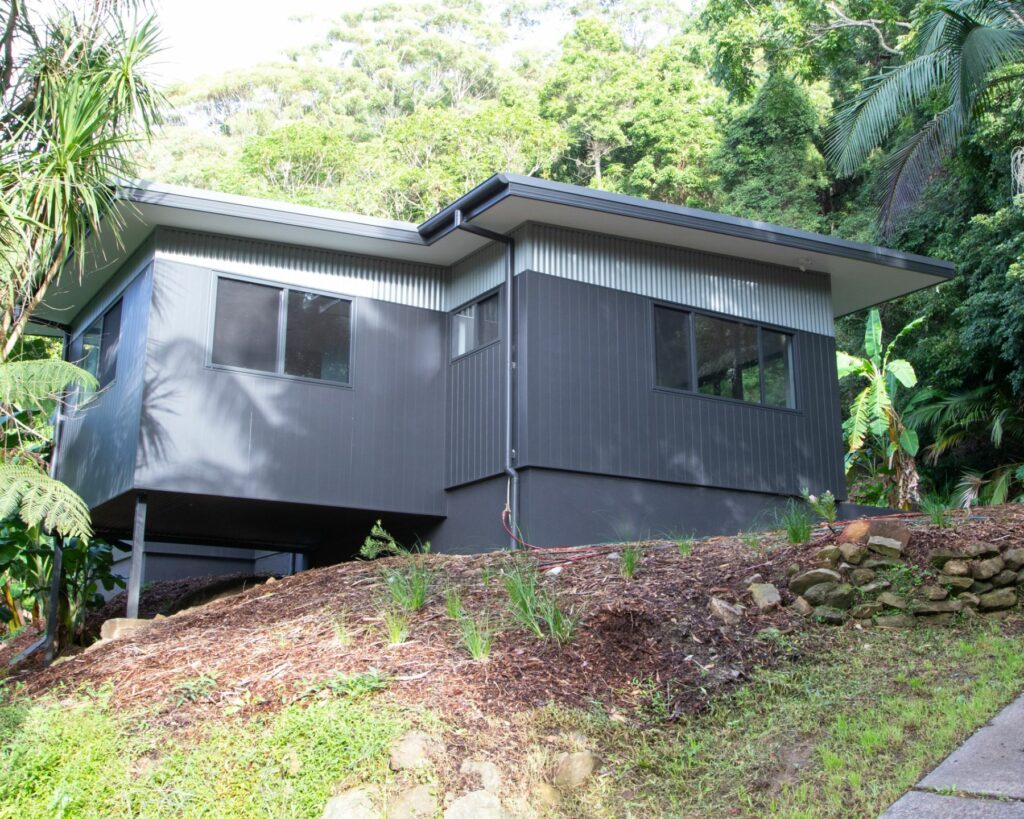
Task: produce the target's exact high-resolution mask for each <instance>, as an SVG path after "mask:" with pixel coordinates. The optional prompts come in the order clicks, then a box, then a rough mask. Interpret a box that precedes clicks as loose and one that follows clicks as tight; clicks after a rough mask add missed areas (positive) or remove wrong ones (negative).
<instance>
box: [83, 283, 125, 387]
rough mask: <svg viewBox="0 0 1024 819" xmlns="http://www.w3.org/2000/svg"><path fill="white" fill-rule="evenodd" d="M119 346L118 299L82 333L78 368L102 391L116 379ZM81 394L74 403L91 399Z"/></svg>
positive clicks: (119, 321) (119, 315) (119, 310)
mask: <svg viewBox="0 0 1024 819" xmlns="http://www.w3.org/2000/svg"><path fill="white" fill-rule="evenodd" d="M120 343H121V299H118V300H117V301H116V302H114V303H113V305H111V306H110V307H109V308H107V311H106V312H105V313H104V314H103V315H102V316H100V317H99V318H98V319H96V321H94V322H93V323H92V324H91V325H89V327H88V329H86V331H85V332H84V333H82V354H81V358H80V360H79V362H78V365H79V366H80V367H81V368H82V369H83V370H85V371H86V372H88V373H90V374H91V375H92V376H93V377H94V378H95V379H96V381H97V382H98V384H99V388H100V389H102V388H103V387H106V386H107V385H108V384H110V383H111V382H113V380H114V378H116V377H117V350H118V347H119V346H120ZM91 395H92V393H91V391H90V392H88V394H87V393H86V392H84V391H83V392H82V393H80V395H79V398H78V402H79V403H82V402H84V401H85V400H86V399H88V398H89V396H91Z"/></svg>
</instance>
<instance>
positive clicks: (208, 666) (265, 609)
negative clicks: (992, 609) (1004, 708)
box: [12, 506, 1024, 728]
mask: <svg viewBox="0 0 1024 819" xmlns="http://www.w3.org/2000/svg"><path fill="white" fill-rule="evenodd" d="M906 520H907V522H908V523H909V524H910V525H911V527H912V529H913V531H914V536H913V538H912V541H911V547H910V550H909V552H910V556H911V559H912V560H914V562H917V563H920V564H921V565H924V564H925V562H926V557H927V553H928V552H929V551H931V550H932V549H934V548H940V547H941V548H955V547H956V544H957V543H958V542H966V541H969V540H977V539H982V540H994V541H999V542H1000V543H1003V542H1009V543H1012V544H1014V545H1019V544H1024V508H1021V507H1019V506H1005V507H996V508H992V509H986V510H984V513H977V512H976V513H973V514H972V515H970V516H967V517H963V516H961V515H959V513H958V515H957V518H956V526H955V528H951V529H939V528H936V527H933V526H930V525H928V524H927V523H926V522H924V521H923V519H921V518H920V517H908V518H906ZM833 540H834V535H832V534H831V533H830V532H829V531H828V530H827V529H820V530H818V531H817V532H816V533H815V537H814V539H813V540H812V543H810V544H807V545H803V546H789V545H784V544H782V543H780V542H779V541H780V536H779V535H778V533H775V534H769V535H766V536H765V537H764V538H762V545H761V547H760V548H758V549H752V548H751V547H750V546H747V545H744V544H743V543H742V542H740V541H739V540H737V539H735V538H711V539H708V540H704V541H699V542H697V543H696V545H695V547H694V549H693V552H692V554H690V555H687V556H680V555H679V553H678V551H677V549H676V547H675V545H674V544H671V543H665V542H650V543H645V544H643V547H644V556H643V560H642V563H641V565H640V568H639V570H638V572H637V574H636V576H635V577H634V578H633V579H631V580H626V579H623V578H622V577H621V576H620V574H619V566H620V562H619V560H617V559H615V555H614V554H613V553H620V554H621V549H622V547H615V546H599V547H587V548H581V549H575V550H571V549H552V550H536V551H534V552H533V557H534V558H535V559H536V560H537V562H538V564H539V565H540V566H541V570H542V572H543V574H542V577H543V581H544V583H545V584H550V586H551V587H552V588H553V589H554V590H555V591H556V593H557V594H558V596H559V599H560V600H561V601H562V603H563V605H564V606H570V607H572V608H573V609H575V610H576V611H577V612H578V613H579V614H580V616H581V622H580V625H579V628H578V631H577V636H576V639H575V640H574V641H573V642H571V643H569V644H568V645H566V646H562V647H559V646H558V645H556V644H555V643H554V642H552V641H549V640H539V639H537V638H535V637H533V636H531V635H529V634H528V633H527V632H526V631H525V630H523V629H522V628H521V627H518V626H517V625H516V624H515V623H514V622H513V621H512V620H511V618H510V617H509V616H508V613H507V609H506V599H507V598H506V595H505V591H504V589H503V587H502V584H501V578H500V572H501V569H502V568H503V567H504V566H507V565H508V562H509V561H510V560H512V559H514V558H513V557H512V556H510V555H508V554H501V553H498V554H489V555H478V556H446V555H430V556H427V557H426V558H424V559H425V560H427V561H428V562H429V563H430V564H431V566H432V567H433V568H434V569H436V572H437V573H436V575H435V577H434V583H433V593H432V596H431V598H430V600H429V601H428V603H427V605H426V606H425V607H424V608H423V609H422V610H421V611H419V612H417V613H415V614H414V615H413V616H412V618H411V622H410V638H409V640H408V641H407V642H406V643H404V644H403V645H400V646H389V645H388V644H387V639H386V636H385V634H384V631H383V627H382V624H381V616H380V612H381V610H382V607H383V606H384V605H385V594H386V589H385V587H384V580H383V578H382V569H384V568H386V567H389V566H394V565H395V559H388V560H379V561H375V562H373V563H367V562H349V563H343V564H339V565H336V566H330V567H327V568H322V569H314V570H310V571H306V572H302V573H300V574H297V575H295V576H292V577H287V578H284V579H282V580H280V581H276V582H270V583H265V584H262V585H259V586H257V587H255V588H251V589H249V590H247V591H244V592H242V593H241V594H238V595H236V596H234V597H229V598H225V599H222V600H217V601H214V602H212V603H209V604H207V605H205V606H201V607H198V608H193V609H189V610H186V611H183V612H180V613H179V614H176V615H174V616H172V617H169V618H167V619H162V620H155V621H154V622H153V623H152V624H151V625H150V626H148V627H147V628H146V629H145V630H144V631H142V632H140V633H137V634H136V635H133V636H131V637H128V638H124V639H122V640H118V641H115V642H112V643H108V644H105V645H101V646H99V647H96V648H95V649H93V650H90V651H87V652H85V653H82V654H79V655H77V656H74V657H71V658H70V659H68V660H66V661H65V662H62V663H59V664H57V665H55V666H52V667H50V668H48V669H38V668H26V669H20V670H15V672H14V673H13V674H12V676H13V678H14V679H15V680H16V681H17V682H20V683H22V684H23V685H24V690H25V692H26V693H29V694H41V693H44V692H46V691H48V690H51V689H53V688H54V687H57V686H62V685H63V686H69V687H72V688H74V687H78V686H90V687H94V686H97V685H100V684H104V683H109V684H111V685H112V688H113V694H112V696H113V701H114V704H115V705H117V706H118V707H145V708H150V709H153V710H154V712H155V714H156V718H157V719H159V720H161V721H163V722H165V723H166V724H168V726H169V727H181V728H187V727H188V726H190V725H193V724H196V723H198V722H204V721H208V720H211V719H216V718H218V717H219V716H220V715H221V714H223V712H224V710H225V707H226V706H227V705H232V704H234V705H236V706H240V707H241V708H242V709H243V710H244V711H246V712H252V713H257V712H259V711H264V710H272V709H275V708H279V707H281V705H282V704H283V703H289V702H294V701H297V700H300V699H302V698H303V696H304V695H306V694H308V692H309V689H310V686H311V684H313V683H315V682H317V681H322V680H326V679H329V678H333V677H335V676H337V675H343V674H345V675H348V674H356V673H362V672H366V671H368V670H371V669H376V670H378V671H381V672H384V673H386V674H388V675H390V677H391V679H392V686H391V689H392V691H393V693H394V694H395V695H396V696H397V697H399V698H400V699H401V701H402V702H404V703H408V704H422V705H424V706H427V707H429V708H432V709H435V710H436V711H437V712H438V713H441V714H454V713H458V714H461V715H462V716H465V717H476V718H480V717H484V716H488V715H491V716H501V715H507V714H508V713H510V712H511V711H513V710H515V709H516V708H517V707H523V706H527V707H528V706H535V705H541V704H544V703H547V702H549V701H555V702H557V703H560V704H564V705H570V706H574V707H585V706H586V705H588V704H589V703H590V702H593V701H599V702H602V703H605V704H607V705H609V706H611V707H616V706H625V707H629V706H631V705H637V704H639V700H640V699H642V698H643V697H645V696H649V695H650V688H651V685H652V684H653V685H654V686H656V687H657V688H658V689H659V690H660V692H661V694H662V695H663V696H664V698H665V699H666V701H667V702H669V703H670V707H671V709H672V710H673V712H674V713H676V714H679V713H683V712H686V711H690V710H695V709H699V708H700V707H702V706H703V705H704V704H706V703H707V701H708V698H709V697H710V696H711V695H713V694H714V693H716V692H717V691H719V690H720V689H722V687H723V686H728V685H731V684H734V683H736V682H737V681H740V680H742V679H744V678H746V677H747V676H748V675H749V674H750V673H751V672H752V671H753V670H754V669H756V668H759V667H765V666H772V665H775V664H778V663H780V662H786V661H788V660H792V659H797V658H798V657H799V655H800V653H801V652H802V653H807V652H813V651H815V650H817V649H818V648H820V647H821V646H822V645H824V644H826V643H827V642H828V640H829V635H830V633H831V632H830V630H829V629H828V628H823V627H812V626H810V625H809V624H808V623H807V621H805V620H802V619H800V618H799V617H796V616H795V615H791V614H790V613H789V612H788V611H786V610H785V609H781V610H775V611H772V612H767V613H757V612H756V611H755V610H753V609H752V608H750V607H749V606H750V600H749V595H748V594H747V591H746V587H747V584H748V579H749V578H750V576H751V575H754V574H760V575H761V576H762V578H763V580H764V581H765V582H771V583H775V584H776V585H777V586H778V587H779V589H780V590H782V595H783V602H784V603H786V604H788V603H789V602H791V600H792V598H791V596H790V595H789V593H788V592H787V591H785V580H786V568H787V566H789V565H791V564H794V563H796V564H798V565H800V566H801V567H806V566H810V565H812V564H813V563H814V555H815V553H816V552H817V550H818V549H820V548H821V546H823V545H825V544H827V543H830V542H832V541H833ZM448 586H456V587H458V588H459V589H460V590H461V592H462V595H463V600H464V602H465V606H466V608H467V609H468V611H469V612H470V613H472V614H474V615H479V614H481V613H482V612H487V613H489V615H490V617H491V621H492V623H500V624H501V626H502V630H501V631H500V633H499V634H498V635H497V636H496V638H495V641H494V647H493V650H492V652H491V657H490V660H489V661H488V662H484V663H477V662H473V661H472V660H471V659H470V658H469V656H468V655H467V654H466V652H465V650H464V649H463V648H462V646H461V643H460V637H459V631H458V629H457V627H456V625H455V624H454V623H453V622H452V621H451V620H450V619H448V618H447V617H446V615H445V607H444V601H443V594H442V593H443V590H444V589H445V588H446V587H448ZM712 595H714V596H718V597H721V598H724V599H726V600H729V601H732V602H736V603H742V604H744V605H747V606H748V610H747V616H746V617H744V618H743V620H742V621H741V622H740V623H739V624H738V625H735V626H725V625H723V624H722V623H721V622H720V621H718V620H716V619H715V618H714V617H712V616H711V615H710V613H709V611H708V603H709V600H710V598H711V596H712ZM341 622H343V623H344V630H345V631H347V633H348V634H349V635H350V636H351V638H352V639H351V642H350V644H349V645H347V646H343V645H342V643H341V642H340V641H339V639H338V636H337V634H338V630H339V625H338V624H339V623H341ZM848 627H852V626H848ZM766 629H775V630H777V631H771V632H768V633H767V634H766V633H765V630H766ZM780 635H782V636H784V637H786V636H789V637H792V639H778V637H779V636H780ZM200 675H209V676H212V677H214V678H215V679H216V685H215V689H216V691H215V693H212V694H211V695H210V696H209V697H205V698H201V699H199V700H198V701H195V702H192V701H183V698H182V697H181V696H180V688H179V686H180V685H181V684H182V683H185V682H188V681H190V680H195V679H196V678H197V677H199V676H200ZM645 692H646V693H645Z"/></svg>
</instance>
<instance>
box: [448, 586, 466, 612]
mask: <svg viewBox="0 0 1024 819" xmlns="http://www.w3.org/2000/svg"><path fill="white" fill-rule="evenodd" d="M444 612H445V614H447V615H448V619H450V620H460V619H461V618H462V617H463V615H465V613H466V607H465V605H463V603H462V592H460V591H459V590H458V588H457V587H455V586H449V587H448V588H447V589H445V590H444Z"/></svg>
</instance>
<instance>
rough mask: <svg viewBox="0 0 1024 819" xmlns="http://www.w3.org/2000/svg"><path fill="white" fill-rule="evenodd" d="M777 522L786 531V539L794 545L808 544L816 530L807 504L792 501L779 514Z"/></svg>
mask: <svg viewBox="0 0 1024 819" xmlns="http://www.w3.org/2000/svg"><path fill="white" fill-rule="evenodd" d="M776 521H777V523H778V525H779V527H780V528H782V529H785V530H786V537H787V538H788V539H789V542H790V543H792V544H794V545H800V544H801V543H807V542H808V541H809V540H810V539H811V532H812V531H813V530H814V521H813V520H812V519H811V515H810V512H809V511H808V507H807V504H806V503H803V502H797V501H795V500H790V501H789V502H788V503H787V504H786V506H785V508H784V509H783V510H782V511H781V512H779V513H777V516H776Z"/></svg>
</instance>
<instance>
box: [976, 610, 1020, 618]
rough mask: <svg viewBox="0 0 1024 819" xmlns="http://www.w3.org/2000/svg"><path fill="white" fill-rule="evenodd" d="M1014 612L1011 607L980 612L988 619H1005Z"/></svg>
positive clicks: (981, 615) (980, 615)
mask: <svg viewBox="0 0 1024 819" xmlns="http://www.w3.org/2000/svg"><path fill="white" fill-rule="evenodd" d="M1011 614H1013V612H1012V611H1010V610H1009V609H999V610H998V611H986V612H982V613H980V614H979V615H978V616H979V617H984V618H985V619H986V620H1005V619H1006V618H1007V617H1009V616H1010V615H1011Z"/></svg>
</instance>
